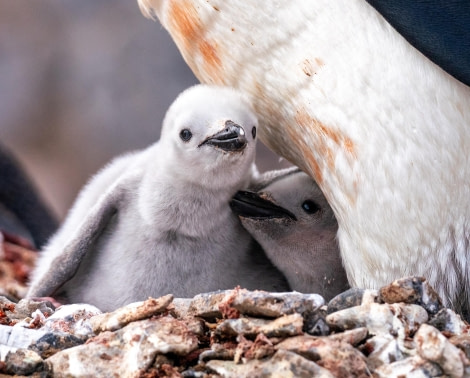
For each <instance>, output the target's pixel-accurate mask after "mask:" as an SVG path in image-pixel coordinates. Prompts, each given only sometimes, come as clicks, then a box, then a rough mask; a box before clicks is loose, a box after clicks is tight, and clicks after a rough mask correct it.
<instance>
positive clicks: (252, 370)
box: [206, 350, 334, 378]
mask: <svg viewBox="0 0 470 378" xmlns="http://www.w3.org/2000/svg"><path fill="white" fill-rule="evenodd" d="M206 366H207V367H208V368H209V369H210V370H212V371H214V372H215V373H217V374H220V375H221V376H223V377H225V378H242V377H250V378H251V377H316V378H317V377H318V378H333V377H334V375H333V374H332V373H330V372H329V371H328V370H326V369H324V368H322V367H320V366H319V365H317V364H316V363H315V362H313V361H309V360H308V359H306V358H303V357H302V356H299V355H298V354H296V353H292V352H288V351H285V350H278V351H277V352H276V353H275V354H274V356H273V357H272V358H270V359H267V360H250V361H248V362H246V363H244V364H236V363H235V362H233V361H219V360H212V361H209V362H207V364H206Z"/></svg>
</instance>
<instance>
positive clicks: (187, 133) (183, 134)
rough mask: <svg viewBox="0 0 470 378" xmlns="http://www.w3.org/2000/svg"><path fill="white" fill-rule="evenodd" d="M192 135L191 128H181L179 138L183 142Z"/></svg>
mask: <svg viewBox="0 0 470 378" xmlns="http://www.w3.org/2000/svg"><path fill="white" fill-rule="evenodd" d="M192 136H193V133H192V132H191V130H188V129H183V130H181V131H180V138H181V140H182V141H183V142H187V141H189V140H190V139H191V138H192Z"/></svg>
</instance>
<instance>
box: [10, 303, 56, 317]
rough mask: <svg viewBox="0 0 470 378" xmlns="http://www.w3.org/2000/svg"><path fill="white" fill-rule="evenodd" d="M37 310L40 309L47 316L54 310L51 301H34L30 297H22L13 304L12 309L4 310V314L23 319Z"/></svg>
mask: <svg viewBox="0 0 470 378" xmlns="http://www.w3.org/2000/svg"><path fill="white" fill-rule="evenodd" d="M37 310H39V311H41V312H42V313H43V314H44V316H45V317H46V318H47V317H49V316H50V315H52V314H53V313H54V311H55V307H54V306H53V305H52V303H50V302H47V301H41V302H39V301H35V300H32V299H22V300H20V301H19V302H18V303H16V304H15V305H14V309H13V311H6V315H7V316H8V317H9V318H10V319H12V320H23V319H25V318H27V317H30V316H31V314H33V313H34V312H36V311H37Z"/></svg>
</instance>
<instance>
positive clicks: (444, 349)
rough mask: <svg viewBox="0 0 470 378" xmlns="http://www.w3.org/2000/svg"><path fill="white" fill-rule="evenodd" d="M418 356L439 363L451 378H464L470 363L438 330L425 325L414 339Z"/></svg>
mask: <svg viewBox="0 0 470 378" xmlns="http://www.w3.org/2000/svg"><path fill="white" fill-rule="evenodd" d="M414 340H415V342H416V349H417V352H418V354H419V355H420V356H421V357H422V358H424V359H426V360H429V361H431V362H435V363H437V364H438V365H439V366H440V367H441V368H442V370H443V371H444V374H445V375H446V376H449V377H463V375H464V371H465V366H464V363H466V364H467V365H468V363H469V361H466V360H467V358H466V357H465V354H464V353H463V352H462V351H461V350H460V349H459V348H457V347H456V346H454V345H452V343H451V342H450V341H449V340H447V338H446V337H445V336H443V335H442V334H441V333H440V332H439V331H438V330H437V329H436V328H434V327H432V326H430V325H428V324H423V325H421V327H420V328H419V330H418V332H416V335H415V337H414Z"/></svg>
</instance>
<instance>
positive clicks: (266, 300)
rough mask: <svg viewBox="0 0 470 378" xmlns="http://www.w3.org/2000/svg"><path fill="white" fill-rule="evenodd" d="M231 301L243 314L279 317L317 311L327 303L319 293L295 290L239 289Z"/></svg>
mask: <svg viewBox="0 0 470 378" xmlns="http://www.w3.org/2000/svg"><path fill="white" fill-rule="evenodd" d="M230 302H231V306H232V307H233V308H235V309H237V310H238V311H240V313H241V314H245V315H250V316H262V317H272V318H277V317H280V316H282V315H288V314H293V313H299V314H303V313H305V312H306V311H310V312H312V311H315V310H317V309H319V308H320V307H321V306H322V305H323V304H324V303H325V300H324V299H323V297H321V296H320V295H318V294H301V293H298V292H295V291H294V292H289V293H269V292H266V291H248V290H238V291H237V293H236V295H235V296H234V298H233V300H231V301H230Z"/></svg>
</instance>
